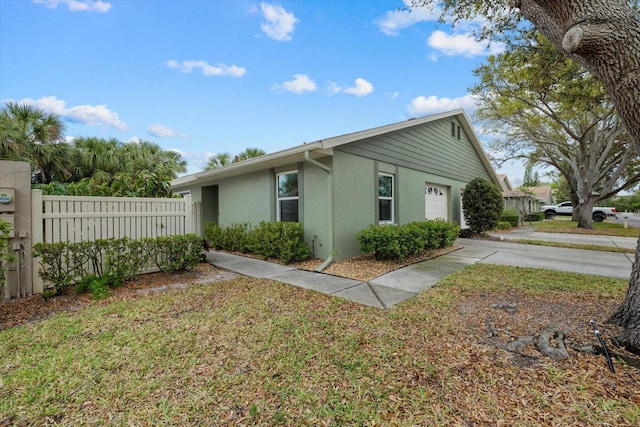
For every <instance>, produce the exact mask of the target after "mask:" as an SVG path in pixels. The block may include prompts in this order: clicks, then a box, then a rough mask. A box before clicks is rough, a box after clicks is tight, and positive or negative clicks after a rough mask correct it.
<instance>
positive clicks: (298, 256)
mask: <svg viewBox="0 0 640 427" xmlns="http://www.w3.org/2000/svg"><path fill="white" fill-rule="evenodd" d="M204 238H205V240H206V241H207V243H208V244H209V246H210V247H212V248H215V249H222V250H225V251H231V252H242V253H251V254H254V255H258V256H260V257H262V258H264V259H279V260H281V261H282V262H285V263H290V262H293V261H303V260H305V259H307V258H309V257H310V256H311V250H310V249H309V245H307V243H305V241H304V229H303V227H302V224H299V223H297V222H287V221H282V222H266V221H262V222H260V224H258V225H257V226H255V227H254V226H252V225H251V224H250V223H248V222H245V223H233V224H230V225H229V226H227V227H221V226H220V225H218V224H216V223H214V222H206V223H205V224H204Z"/></svg>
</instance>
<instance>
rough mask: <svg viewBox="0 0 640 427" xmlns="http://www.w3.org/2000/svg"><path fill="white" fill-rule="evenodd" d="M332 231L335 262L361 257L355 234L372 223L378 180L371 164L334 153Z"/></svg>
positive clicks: (365, 160) (338, 152) (353, 157)
mask: <svg viewBox="0 0 640 427" xmlns="http://www.w3.org/2000/svg"><path fill="white" fill-rule="evenodd" d="M333 171H334V181H335V183H336V184H335V185H334V188H335V190H334V212H335V215H334V216H335V218H334V229H335V248H336V251H337V253H336V258H337V259H341V258H348V257H351V256H354V255H357V254H359V253H360V246H359V244H358V240H357V238H356V233H357V232H358V231H359V230H361V229H363V228H365V227H367V226H368V225H369V224H373V223H375V215H376V206H377V200H376V191H377V177H376V175H375V170H374V162H373V161H372V160H371V159H366V158H362V157H358V156H354V155H352V154H349V153H345V152H341V151H334V155H333Z"/></svg>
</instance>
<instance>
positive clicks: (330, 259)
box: [304, 151, 333, 273]
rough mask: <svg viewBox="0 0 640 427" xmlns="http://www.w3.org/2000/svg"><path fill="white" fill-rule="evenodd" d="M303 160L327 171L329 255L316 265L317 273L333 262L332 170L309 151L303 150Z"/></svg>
mask: <svg viewBox="0 0 640 427" xmlns="http://www.w3.org/2000/svg"><path fill="white" fill-rule="evenodd" d="M304 161H305V162H307V163H311V164H312V165H314V166H317V167H319V168H320V169H322V170H323V171H325V172H326V173H327V185H328V186H329V188H328V193H329V200H328V202H327V205H328V209H329V214H328V217H327V219H328V223H329V224H328V225H329V248H330V252H329V256H328V257H327V259H325V260H324V261H323V262H322V264H320V265H319V266H318V267H316V269H315V271H317V272H318V273H319V272H321V271H322V270H324V269H325V268H327V266H328V265H329V264H331V263H332V262H333V170H332V169H331V168H330V167H329V166H326V165H323V164H322V163H320V162H319V161H317V160H314V159H312V158H311V156H310V155H309V151H305V152H304Z"/></svg>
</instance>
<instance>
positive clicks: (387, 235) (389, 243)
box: [356, 224, 408, 260]
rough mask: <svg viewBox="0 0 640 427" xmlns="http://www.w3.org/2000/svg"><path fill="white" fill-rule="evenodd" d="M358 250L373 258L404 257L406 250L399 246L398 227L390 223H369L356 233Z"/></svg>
mask: <svg viewBox="0 0 640 427" xmlns="http://www.w3.org/2000/svg"><path fill="white" fill-rule="evenodd" d="M356 236H357V238H358V241H359V242H360V250H361V251H362V252H364V253H368V254H371V253H372V254H373V256H374V258H375V259H380V260H385V259H404V258H405V257H406V256H407V253H408V250H406V249H405V250H403V249H402V248H401V246H400V239H399V233H398V227H397V226H395V225H391V224H381V225H370V226H369V227H367V228H365V229H364V230H360V231H359V232H358V234H357V235H356Z"/></svg>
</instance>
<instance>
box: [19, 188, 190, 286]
mask: <svg viewBox="0 0 640 427" xmlns="http://www.w3.org/2000/svg"><path fill="white" fill-rule="evenodd" d="M31 197H32V200H31V202H32V204H31V206H32V243H33V244H36V243H38V242H47V243H56V242H70V243H76V242H87V241H93V240H97V239H110V238H115V239H119V238H123V237H127V238H130V239H142V238H145V237H150V238H154V237H159V236H173V235H184V234H187V233H195V234H199V235H200V234H201V230H200V227H201V220H200V215H201V213H200V204H199V203H197V204H194V203H192V200H191V196H190V195H186V196H185V197H183V198H143V197H84V196H45V195H43V194H42V192H41V191H39V190H32V193H31ZM32 268H33V270H32V273H33V290H34V292H37V291H38V290H40V291H41V290H42V286H43V284H42V282H41V279H40V277H39V276H38V270H39V268H40V263H39V260H38V259H34V260H33V263H32Z"/></svg>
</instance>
